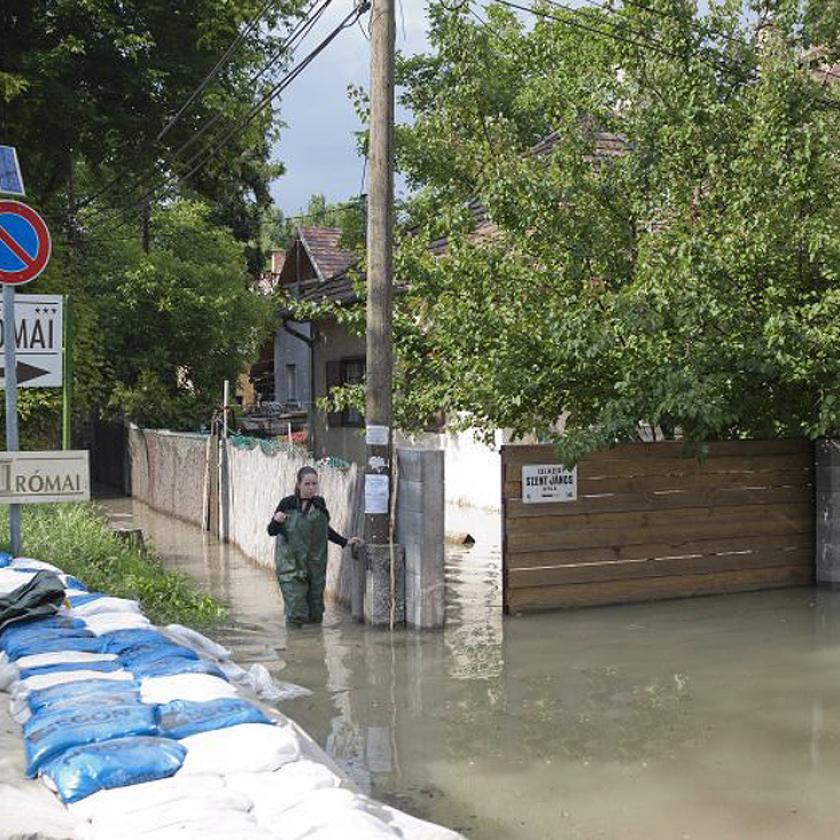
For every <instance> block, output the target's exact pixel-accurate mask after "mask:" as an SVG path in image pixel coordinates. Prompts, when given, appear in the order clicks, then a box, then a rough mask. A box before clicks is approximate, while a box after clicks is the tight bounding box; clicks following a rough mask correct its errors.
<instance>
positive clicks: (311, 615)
mask: <svg viewBox="0 0 840 840" xmlns="http://www.w3.org/2000/svg"><path fill="white" fill-rule="evenodd" d="M286 517H287V518H286V521H285V522H284V523H283V528H282V530H281V532H280V534H279V536H278V537H277V538H276V539H275V542H274V567H275V569H276V572H277V582H278V583H279V584H280V591H281V592H282V593H283V603H284V604H285V605H286V623H287V624H297V625H300V624H305V623H307V622H315V623H319V624H320V622H321V620H322V619H323V617H324V586H325V585H326V582H327V527H328V524H329V520H328V519H327V517H326V515H325V514H324V513H323V512H322V511H320V510H317V509H316V508H315V507H314V506H310V508H309V510H308V511H307V512H306V513H302V512H301V511H299V510H293V511H289V513H288V514H286Z"/></svg>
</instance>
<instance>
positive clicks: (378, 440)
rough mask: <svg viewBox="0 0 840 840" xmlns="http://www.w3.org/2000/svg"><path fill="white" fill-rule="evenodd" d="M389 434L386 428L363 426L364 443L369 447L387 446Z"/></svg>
mask: <svg viewBox="0 0 840 840" xmlns="http://www.w3.org/2000/svg"><path fill="white" fill-rule="evenodd" d="M390 434H391V429H390V428H389V427H388V426H365V443H367V444H369V445H370V446H387V445H388V439H389V437H390Z"/></svg>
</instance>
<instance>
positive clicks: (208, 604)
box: [0, 504, 227, 627]
mask: <svg viewBox="0 0 840 840" xmlns="http://www.w3.org/2000/svg"><path fill="white" fill-rule="evenodd" d="M8 532H9V517H8V513H7V508H6V506H5V505H4V506H0V540H2V542H3V543H4V544H5V545H6V546H7V545H8V542H9V538H8ZM22 541H23V554H24V555H25V556H27V557H34V558H35V559H37V560H44V561H46V562H47V563H52V564H54V565H56V566H58V567H59V568H60V569H62V570H63V571H65V572H67V574H71V575H74V576H75V577H77V578H79V579H80V580H81V581H83V582H84V584H85V585H86V586H87V587H88V588H89V589H90V590H91V591H100V592H104V593H106V594H108V595H116V596H118V597H121V598H133V599H136V600H138V601H140V604H141V606H142V608H143V611H144V612H145V613H146V615H147V616H148V617H149V618H150V619H151V620H152V621H154V622H155V623H157V624H166V623H169V622H178V623H180V624H187V625H189V626H191V627H196V626H205V627H206V626H207V625H209V624H213V623H215V622H218V621H219V620H221V619H222V618H223V617H224V616H225V615H226V614H227V608H226V607H225V606H224V605H222V604H220V603H219V602H218V601H216V600H215V599H214V598H211V597H209V596H206V595H202V594H201V593H200V592H198V591H197V590H196V589H195V587H194V585H193V583H192V582H191V581H190V579H189V578H188V577H186V576H185V575H183V574H181V573H180V572H176V571H168V570H166V569H164V568H163V566H162V564H161V562H160V560H158V559H157V558H156V557H154V556H153V555H152V554H150V553H149V552H144V551H141V550H139V549H138V548H136V547H135V546H131V545H129V544H127V543H126V542H124V541H123V540H121V539H120V538H119V537H117V536H116V535H115V534H114V533H113V531H111V529H110V528H109V527H108V524H107V522H106V521H105V520H104V519H103V518H102V517H101V516H99V515H98V514H97V512H96V509H95V508H94V506H93V505H92V504H60V505H29V506H26V507H24V508H23V516H22Z"/></svg>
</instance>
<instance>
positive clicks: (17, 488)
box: [0, 449, 90, 504]
mask: <svg viewBox="0 0 840 840" xmlns="http://www.w3.org/2000/svg"><path fill="white" fill-rule="evenodd" d="M89 500H90V463H89V458H88V451H87V450H86V449H79V450H73V449H70V450H62V451H58V452H49V451H44V452H0V502H3V503H6V504H39V503H46V502H87V501H89Z"/></svg>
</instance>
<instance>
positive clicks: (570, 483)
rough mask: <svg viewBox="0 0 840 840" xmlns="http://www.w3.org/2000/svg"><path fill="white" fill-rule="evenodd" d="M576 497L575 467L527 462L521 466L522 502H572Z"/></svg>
mask: <svg viewBox="0 0 840 840" xmlns="http://www.w3.org/2000/svg"><path fill="white" fill-rule="evenodd" d="M575 499H577V467H573V468H572V469H570V470H567V469H566V468H565V467H564V466H563V465H562V464H528V465H526V466H523V467H522V501H523V502H573V501H575Z"/></svg>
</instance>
